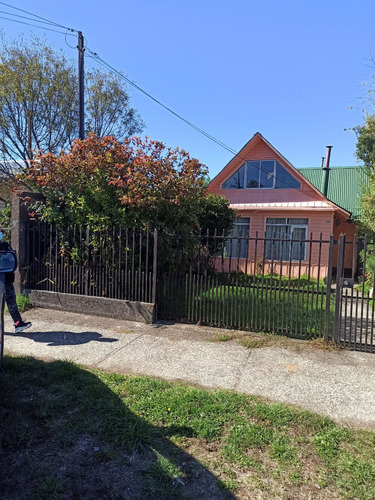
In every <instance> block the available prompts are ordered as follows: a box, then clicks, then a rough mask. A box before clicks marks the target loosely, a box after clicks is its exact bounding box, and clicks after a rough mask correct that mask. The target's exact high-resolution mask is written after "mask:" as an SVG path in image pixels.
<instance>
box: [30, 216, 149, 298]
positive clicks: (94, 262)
mask: <svg viewBox="0 0 375 500" xmlns="http://www.w3.org/2000/svg"><path fill="white" fill-rule="evenodd" d="M26 242H27V249H26V256H27V261H26V279H27V286H28V287H29V288H31V289H37V290H49V291H56V292H62V293H74V294H79V295H89V296H99V297H109V298H113V299H122V300H131V301H141V302H155V293H156V288H155V286H156V277H155V271H154V265H153V264H154V259H155V258H156V250H155V249H156V242H157V239H156V238H155V232H151V231H130V230H122V229H121V228H120V229H118V230H116V231H115V230H112V231H106V230H103V231H91V230H90V229H89V228H87V227H78V226H73V227H68V228H64V229H61V228H58V227H56V226H52V225H47V224H41V223H30V224H29V225H28V227H27V234H26Z"/></svg>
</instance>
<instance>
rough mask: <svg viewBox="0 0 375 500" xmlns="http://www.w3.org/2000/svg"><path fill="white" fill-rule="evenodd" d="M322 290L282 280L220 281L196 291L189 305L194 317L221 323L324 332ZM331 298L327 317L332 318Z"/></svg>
mask: <svg viewBox="0 0 375 500" xmlns="http://www.w3.org/2000/svg"><path fill="white" fill-rule="evenodd" d="M325 301H326V296H325V291H324V290H322V289H321V288H320V289H317V288H314V287H312V286H310V287H307V286H306V287H302V286H301V287H300V288H296V287H289V286H288V285H287V284H285V283H284V282H276V284H275V283H273V284H269V283H267V284H266V285H261V284H259V283H257V284H256V286H251V287H243V286H240V285H239V286H231V285H221V286H217V287H212V288H210V289H209V290H208V291H207V292H204V293H201V294H200V295H197V296H196V297H195V300H194V304H193V305H192V306H191V309H192V310H193V313H194V315H195V317H194V319H203V320H204V321H205V322H208V323H210V318H213V319H214V321H215V323H217V324H218V325H219V326H223V327H234V328H241V329H244V330H245V329H250V330H252V331H264V332H271V333H281V334H286V335H290V336H293V337H296V338H298V337H299V338H314V337H321V336H323V333H324V319H325V308H326V303H325ZM333 314H334V298H332V299H331V306H330V318H331V320H333Z"/></svg>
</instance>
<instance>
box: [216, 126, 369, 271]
mask: <svg viewBox="0 0 375 500" xmlns="http://www.w3.org/2000/svg"><path fill="white" fill-rule="evenodd" d="M330 152H331V146H328V149H327V158H326V164H325V167H324V168H319V169H300V170H297V169H296V168H295V167H294V166H293V165H292V164H291V163H290V162H289V161H288V160H287V159H286V158H285V157H284V156H283V155H282V154H281V153H279V151H277V150H276V149H275V148H274V147H273V146H272V144H270V143H269V142H268V141H267V140H266V139H265V138H264V137H263V136H262V135H261V134H260V133H256V134H255V135H254V136H253V137H252V138H251V139H250V141H249V142H248V143H247V144H245V146H244V147H243V148H242V149H241V151H240V152H239V153H238V154H237V155H236V156H234V158H232V160H230V162H229V163H228V164H227V165H226V166H225V167H224V168H223V170H222V171H221V172H220V173H219V174H218V175H217V176H216V177H215V178H214V179H213V180H212V181H211V182H210V184H209V187H208V189H209V190H210V191H211V192H213V193H216V194H220V195H223V196H225V197H226V198H228V199H229V201H230V206H231V208H233V209H234V210H236V212H237V214H238V216H237V219H236V222H235V226H234V230H233V235H234V236H236V237H237V238H239V240H238V241H239V245H237V246H236V249H229V250H228V251H227V260H228V259H229V260H230V259H233V258H237V261H238V262H237V270H242V271H244V272H246V270H247V269H248V264H249V261H250V262H253V263H254V269H255V261H257V262H258V261H259V260H260V261H261V263H262V266H264V267H265V272H283V266H284V272H285V267H286V266H285V263H289V267H290V268H292V274H294V275H297V274H310V275H312V276H315V277H324V275H326V273H327V269H328V251H329V247H328V243H324V244H322V243H319V241H324V242H327V241H328V240H329V238H330V235H331V234H333V235H334V237H335V239H338V237H339V235H340V234H341V233H344V234H346V241H348V242H349V244H350V242H353V240H354V238H355V236H354V235H355V234H356V233H357V231H358V228H357V225H356V223H355V222H356V217H357V216H358V210H357V208H356V201H357V197H358V194H359V192H360V184H361V183H360V175H359V171H360V170H361V169H360V168H359V167H349V168H347V169H345V168H344V169H340V168H338V167H336V168H333V169H330V168H329V160H330ZM245 236H248V237H249V238H250V240H249V241H247V240H245ZM240 238H244V239H242V240H241V239H240ZM262 238H263V241H264V244H263V245H259V244H257V243H256V241H257V240H259V239H262ZM290 240H297V241H298V243H294V244H293V243H290ZM309 240H311V241H312V242H313V243H310V241H309ZM228 252H229V253H228ZM336 253H337V252H336ZM352 254H353V252H352V253H350V252H346V253H345V263H344V266H345V267H347V268H352V263H353V256H352ZM336 262H337V255H336V254H334V256H333V266H335V265H336ZM228 265H229V266H230V263H228V262H227V266H228ZM271 267H272V269H271Z"/></svg>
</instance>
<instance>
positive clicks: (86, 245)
mask: <svg viewBox="0 0 375 500" xmlns="http://www.w3.org/2000/svg"><path fill="white" fill-rule="evenodd" d="M85 253H86V255H85V257H86V258H85V295H88V294H89V272H90V264H89V262H90V261H89V259H90V228H89V226H86V241H85Z"/></svg>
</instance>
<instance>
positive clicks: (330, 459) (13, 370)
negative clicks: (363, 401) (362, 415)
mask: <svg viewBox="0 0 375 500" xmlns="http://www.w3.org/2000/svg"><path fill="white" fill-rule="evenodd" d="M0 384H1V391H0V419H1V420H0V421H1V426H0V436H1V441H0V443H1V447H0V452H1V453H0V467H1V471H2V474H1V475H0V491H1V492H2V493H1V498H2V499H3V500H6V499H9V500H10V499H12V500H13V499H15V498H17V499H20V500H21V499H49V500H53V499H65V498H67V499H70V498H82V499H83V498H84V499H94V498H113V499H122V498H124V499H132V500H137V499H139V500H147V499H155V500H156V499H166V500H167V499H174V498H176V499H188V498H190V499H194V500H196V499H198V498H199V499H202V500H203V499H207V500H220V499H240V500H242V499H243V500H244V499H250V498H262V499H271V498H272V499H274V498H277V499H285V500H286V499H289V500H290V499H303V498H305V499H307V498H313V499H314V500H315V499H330V500H332V499H339V498H348V499H359V500H370V499H373V498H375V433H374V432H370V431H364V430H355V429H349V428H344V427H342V426H340V425H337V424H335V423H334V422H332V421H331V420H329V419H327V418H323V417H320V416H318V415H315V414H312V413H309V412H307V411H302V410H299V409H297V408H295V407H291V406H288V405H282V404H276V403H270V402H268V401H266V400H264V399H261V398H258V397H252V396H245V395H241V394H236V393H233V392H230V391H222V390H215V391H207V390H203V389H199V388H196V387H191V386H188V385H186V384H180V383H170V382H165V381H160V380H156V379H152V378H148V377H133V376H123V375H116V374H113V373H105V372H102V371H98V370H95V371H94V370H87V369H84V368H82V367H80V366H77V365H75V364H72V363H68V362H63V361H54V362H43V361H38V360H35V359H32V358H18V357H9V356H6V357H5V369H4V372H3V374H2V375H1V380H0Z"/></svg>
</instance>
